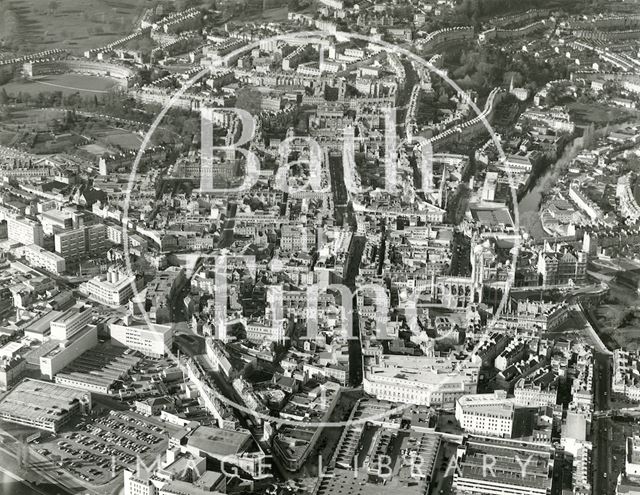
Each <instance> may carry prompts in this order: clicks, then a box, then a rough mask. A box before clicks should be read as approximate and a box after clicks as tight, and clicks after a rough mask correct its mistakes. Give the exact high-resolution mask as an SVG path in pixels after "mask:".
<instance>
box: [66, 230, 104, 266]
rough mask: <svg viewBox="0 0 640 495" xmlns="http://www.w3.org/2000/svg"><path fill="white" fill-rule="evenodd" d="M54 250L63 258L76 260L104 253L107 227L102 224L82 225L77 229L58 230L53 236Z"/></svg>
mask: <svg viewBox="0 0 640 495" xmlns="http://www.w3.org/2000/svg"><path fill="white" fill-rule="evenodd" d="M54 244H55V250H56V252H57V253H58V254H60V256H62V257H63V258H64V259H65V260H78V259H82V258H84V257H87V256H92V255H98V254H104V253H105V251H106V246H107V228H106V227H105V226H104V225H84V226H82V227H79V228H77V229H72V230H66V231H63V232H58V233H56V234H55V237H54Z"/></svg>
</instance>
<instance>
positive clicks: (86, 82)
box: [0, 74, 118, 96]
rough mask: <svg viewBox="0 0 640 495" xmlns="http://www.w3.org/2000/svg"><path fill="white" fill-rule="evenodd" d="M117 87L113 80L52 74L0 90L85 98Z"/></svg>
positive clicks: (6, 85) (11, 92)
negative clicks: (77, 94)
mask: <svg viewBox="0 0 640 495" xmlns="http://www.w3.org/2000/svg"><path fill="white" fill-rule="evenodd" d="M117 86H118V83H117V82H116V81H115V80H113V79H109V78H105V77H97V76H88V75H82V74H52V75H47V76H43V77H40V78H38V79H37V80H36V79H34V80H32V81H12V82H10V83H7V84H5V85H4V86H0V88H4V89H5V90H6V92H7V93H8V94H9V95H17V94H18V93H20V92H22V93H28V94H30V95H32V96H34V95H37V94H38V93H51V92H54V91H62V93H63V94H64V95H65V96H66V95H70V94H74V93H80V94H81V95H82V96H87V95H100V94H104V93H108V92H109V91H110V90H112V89H114V88H115V87H117Z"/></svg>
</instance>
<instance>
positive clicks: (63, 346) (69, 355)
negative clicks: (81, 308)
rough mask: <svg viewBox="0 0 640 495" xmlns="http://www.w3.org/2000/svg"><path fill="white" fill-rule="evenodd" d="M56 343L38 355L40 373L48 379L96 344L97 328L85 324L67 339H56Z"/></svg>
mask: <svg viewBox="0 0 640 495" xmlns="http://www.w3.org/2000/svg"><path fill="white" fill-rule="evenodd" d="M52 340H53V339H52ZM57 342H58V345H57V346H56V347H55V348H54V349H52V350H51V351H49V352H48V353H47V354H45V355H44V356H41V357H40V373H42V375H44V376H46V377H47V378H49V379H53V377H54V376H55V375H56V374H57V373H58V372H59V371H60V370H62V369H63V368H64V367H65V366H67V365H68V364H70V363H71V362H72V361H74V360H75V359H76V358H78V357H79V356H80V355H81V354H83V353H84V352H86V351H88V350H89V349H92V348H94V347H95V346H96V345H98V328H97V327H96V326H94V325H89V326H85V327H84V328H83V329H81V330H79V331H78V332H77V333H75V334H74V335H73V337H72V338H71V339H69V340H60V341H57Z"/></svg>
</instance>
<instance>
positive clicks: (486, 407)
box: [455, 390, 533, 438]
mask: <svg viewBox="0 0 640 495" xmlns="http://www.w3.org/2000/svg"><path fill="white" fill-rule="evenodd" d="M455 414H456V420H457V421H458V423H459V424H460V426H461V427H462V429H463V430H464V431H466V432H467V433H472V434H476V435H487V436H492V437H493V436H496V437H502V438H513V437H519V436H525V435H526V434H530V431H531V430H532V429H533V415H532V414H531V410H529V409H528V408H526V407H522V406H519V405H518V404H517V403H516V402H515V399H512V398H511V399H508V398H507V393H506V392H505V391H503V390H499V391H495V392H494V393H492V394H477V395H463V396H462V397H460V398H458V400H457V401H456V413H455Z"/></svg>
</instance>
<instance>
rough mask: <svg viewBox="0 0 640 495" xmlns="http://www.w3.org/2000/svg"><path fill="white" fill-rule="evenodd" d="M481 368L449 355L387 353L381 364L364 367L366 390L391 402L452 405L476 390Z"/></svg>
mask: <svg viewBox="0 0 640 495" xmlns="http://www.w3.org/2000/svg"><path fill="white" fill-rule="evenodd" d="M478 371H479V364H474V363H471V362H466V363H464V362H458V361H457V360H456V359H454V358H449V357H427V356H384V358H383V361H382V362H381V364H380V365H374V366H370V367H368V369H366V370H365V376H364V380H363V384H364V391H365V392H366V393H368V394H371V395H374V396H375V397H377V398H378V399H380V400H388V401H391V402H403V403H406V404H416V405H423V406H432V405H453V404H455V401H456V399H458V397H460V396H462V395H467V394H475V393H476V390H477V386H478Z"/></svg>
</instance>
